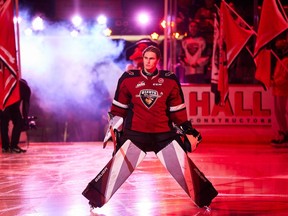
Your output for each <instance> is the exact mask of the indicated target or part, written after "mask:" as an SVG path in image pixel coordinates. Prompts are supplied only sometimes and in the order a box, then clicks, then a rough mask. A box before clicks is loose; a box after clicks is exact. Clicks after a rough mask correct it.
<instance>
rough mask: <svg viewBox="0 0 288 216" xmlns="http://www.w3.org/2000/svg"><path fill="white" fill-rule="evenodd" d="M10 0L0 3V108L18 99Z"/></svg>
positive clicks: (17, 77) (12, 6) (12, 15)
mask: <svg viewBox="0 0 288 216" xmlns="http://www.w3.org/2000/svg"><path fill="white" fill-rule="evenodd" d="M13 17H14V5H13V1H12V0H6V1H2V4H1V3H0V26H1V27H0V109H1V110H3V109H5V107H7V106H9V105H11V104H13V103H15V102H17V101H18V100H19V99H20V93H19V86H18V82H17V81H18V79H19V74H18V66H17V57H16V41H15V30H14V23H13Z"/></svg>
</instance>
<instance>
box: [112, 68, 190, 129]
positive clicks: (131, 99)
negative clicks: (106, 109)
mask: <svg viewBox="0 0 288 216" xmlns="http://www.w3.org/2000/svg"><path fill="white" fill-rule="evenodd" d="M111 113H112V114H113V115H117V116H121V117H123V118H124V128H127V129H130V130H133V131H138V132H145V133H160V132H168V131H171V130H172V128H173V125H172V122H173V123H175V124H177V125H179V124H181V123H183V122H185V121H187V113H186V106H185V103H184V96H183V92H182V89H181V86H180V83H179V81H178V79H177V77H176V76H175V74H174V73H171V72H169V71H163V70H159V71H158V70H157V71H155V73H154V75H153V76H146V75H145V74H144V73H143V71H140V70H131V71H128V72H125V73H123V75H122V76H121V77H120V79H119V81H118V85H117V89H116V92H115V97H114V100H113V103H112V106H111Z"/></svg>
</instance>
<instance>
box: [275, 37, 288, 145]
mask: <svg viewBox="0 0 288 216" xmlns="http://www.w3.org/2000/svg"><path fill="white" fill-rule="evenodd" d="M275 48H276V51H277V53H278V54H279V59H277V63H276V66H275V69H274V73H273V78H272V80H271V87H272V94H273V96H274V113H275V117H276V121H277V125H278V134H277V135H276V137H275V138H274V139H272V141H271V144H272V145H275V146H282V145H281V144H285V143H286V144H288V121H287V114H288V31H287V32H285V33H284V37H278V38H277V39H276V41H275Z"/></svg>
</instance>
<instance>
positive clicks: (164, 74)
mask: <svg viewBox="0 0 288 216" xmlns="http://www.w3.org/2000/svg"><path fill="white" fill-rule="evenodd" d="M160 77H162V78H166V79H172V80H177V77H176V75H175V73H173V72H171V71H168V70H160Z"/></svg>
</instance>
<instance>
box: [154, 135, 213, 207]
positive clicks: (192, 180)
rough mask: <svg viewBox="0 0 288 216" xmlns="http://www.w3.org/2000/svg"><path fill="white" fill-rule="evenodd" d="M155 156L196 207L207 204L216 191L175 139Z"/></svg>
mask: <svg viewBox="0 0 288 216" xmlns="http://www.w3.org/2000/svg"><path fill="white" fill-rule="evenodd" d="M157 157H158V158H159V160H160V161H161V163H162V164H163V165H164V166H165V168H166V169H167V170H168V171H169V172H170V174H171V175H172V176H173V178H174V179H175V180H176V181H177V182H178V184H179V185H180V186H181V187H182V189H183V190H184V191H185V192H186V193H187V194H188V196H189V197H191V198H192V200H193V202H194V203H195V204H196V205H197V206H198V207H204V206H209V205H210V203H211V201H212V200H213V199H214V198H215V197H216V196H217V194H218V192H217V191H216V189H215V188H214V187H213V185H212V184H211V182H210V181H209V180H208V179H207V178H206V177H205V175H204V174H203V173H202V172H201V171H200V170H199V169H198V168H197V167H196V165H195V164H194V163H193V161H192V160H191V159H190V158H189V157H188V155H187V154H186V153H185V151H184V150H183V149H182V148H181V147H180V145H179V144H178V143H177V141H175V140H173V141H172V142H171V143H170V144H169V145H168V146H166V147H165V148H164V149H162V150H161V151H160V152H158V153H157Z"/></svg>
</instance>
